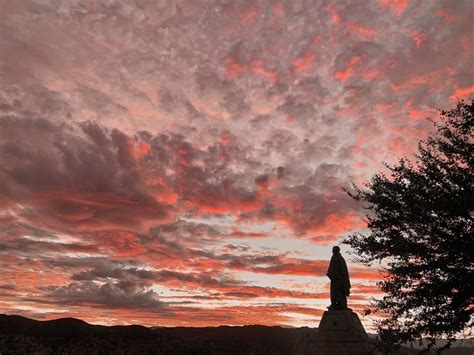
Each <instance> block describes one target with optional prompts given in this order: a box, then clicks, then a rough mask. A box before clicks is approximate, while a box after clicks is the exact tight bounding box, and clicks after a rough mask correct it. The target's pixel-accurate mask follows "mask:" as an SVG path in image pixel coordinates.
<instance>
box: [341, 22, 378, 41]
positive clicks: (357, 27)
mask: <svg viewBox="0 0 474 355" xmlns="http://www.w3.org/2000/svg"><path fill="white" fill-rule="evenodd" d="M347 28H348V29H349V31H350V32H351V33H354V34H358V35H360V36H362V37H365V38H368V39H371V38H373V37H374V36H375V30H374V29H373V28H372V27H369V26H363V25H361V24H358V23H355V22H347Z"/></svg>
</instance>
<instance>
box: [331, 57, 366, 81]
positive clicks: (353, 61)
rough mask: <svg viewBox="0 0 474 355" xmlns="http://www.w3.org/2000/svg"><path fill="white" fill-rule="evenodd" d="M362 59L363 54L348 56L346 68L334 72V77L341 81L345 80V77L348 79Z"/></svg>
mask: <svg viewBox="0 0 474 355" xmlns="http://www.w3.org/2000/svg"><path fill="white" fill-rule="evenodd" d="M363 59H364V56H360V55H356V56H353V57H351V58H349V59H348V60H347V61H346V68H345V69H344V70H342V71H338V72H336V78H338V79H339V80H341V81H346V80H347V79H349V77H350V76H352V75H353V74H354V70H355V67H356V65H358V64H359V63H360V62H361V61H362V60H363Z"/></svg>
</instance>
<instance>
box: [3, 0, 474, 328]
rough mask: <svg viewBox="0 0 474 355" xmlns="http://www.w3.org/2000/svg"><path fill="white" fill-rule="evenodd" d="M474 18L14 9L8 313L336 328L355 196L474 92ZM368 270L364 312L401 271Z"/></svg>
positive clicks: (316, 9)
mask: <svg viewBox="0 0 474 355" xmlns="http://www.w3.org/2000/svg"><path fill="white" fill-rule="evenodd" d="M471 15H472V5H471V3H470V2H469V1H456V2H452V1H441V2H440V1H424V2H416V1H410V0H397V1H395V0H380V1H337V2H336V1H303V0H292V1H279V0H262V1H217V0H206V1H204V0H203V1H196V0H180V1H172V0H160V1H152V2H150V1H127V2H123V1H114V0H103V1H94V2H90V1H81V0H72V1H66V2H64V1H63V2H57V1H54V0H45V1H35V0H30V1H22V2H4V3H2V14H1V15H0V29H1V31H0V33H1V34H0V79H1V80H0V265H1V267H2V270H5V271H4V272H5V275H6V276H5V277H4V278H3V281H2V283H1V284H0V311H1V312H7V313H22V314H25V315H30V316H36V317H39V318H48V317H54V316H57V315H58V314H61V315H65V314H67V315H71V316H77V317H81V318H83V319H86V320H90V321H95V322H102V323H104V322H105V323H113V322H118V323H127V322H135V321H136V322H141V323H144V324H154V325H177V324H183V325H217V324H251V323H256V322H259V323H262V322H263V323H265V324H289V325H302V324H310V325H314V324H315V322H316V321H317V319H318V317H320V315H321V311H322V309H323V308H324V306H326V305H327V303H328V299H327V298H328V285H327V280H326V278H325V271H326V268H327V260H328V259H329V257H330V246H331V245H332V244H334V243H338V241H339V240H340V237H341V236H343V235H345V234H347V233H350V232H351V231H356V230H362V229H363V228H364V222H363V221H362V220H361V218H360V216H361V212H362V211H361V206H359V205H357V204H355V203H354V201H352V200H351V199H350V198H349V197H348V196H347V194H346V193H345V192H344V191H343V188H344V187H347V186H349V184H350V182H356V183H360V182H362V181H363V180H364V179H366V178H368V177H370V175H371V174H373V173H374V172H375V171H377V170H378V169H381V168H382V164H381V162H382V161H388V162H390V161H394V160H395V159H397V158H398V157H401V156H403V155H408V156H410V155H411V154H412V153H413V152H414V151H415V149H416V143H417V140H418V139H420V138H423V137H425V136H426V135H427V134H428V132H429V131H430V129H431V126H430V123H429V122H427V121H426V120H425V118H426V117H428V116H432V117H436V108H448V107H450V106H451V105H452V103H453V102H454V101H455V100H456V99H457V98H469V97H472V94H473V93H474V85H473V72H472V40H473V38H472V25H471V21H470V19H471V17H472V16H471ZM350 269H351V275H352V277H353V279H354V282H353V283H354V285H355V286H354V292H353V297H352V302H353V304H354V307H353V308H355V309H361V308H363V306H364V305H365V304H367V302H368V299H369V298H370V297H371V296H372V295H377V292H378V291H377V289H376V288H375V287H374V280H377V279H378V278H380V274H379V273H378V271H377V270H371V269H366V268H364V267H362V266H360V265H357V264H352V265H351V267H350ZM101 309H104V310H105V311H104V312H106V313H103V312H101V311H100V310H101ZM262 314H265V317H266V318H265V319H263V318H262V317H261V315H262Z"/></svg>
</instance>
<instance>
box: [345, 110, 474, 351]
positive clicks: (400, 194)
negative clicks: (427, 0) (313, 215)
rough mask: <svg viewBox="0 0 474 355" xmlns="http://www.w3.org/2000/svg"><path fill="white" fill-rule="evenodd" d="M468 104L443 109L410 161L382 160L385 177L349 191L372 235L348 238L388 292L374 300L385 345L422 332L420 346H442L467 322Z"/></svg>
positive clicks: (472, 201)
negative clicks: (376, 267) (377, 267)
mask: <svg viewBox="0 0 474 355" xmlns="http://www.w3.org/2000/svg"><path fill="white" fill-rule="evenodd" d="M473 105H474V101H471V104H467V103H465V102H464V101H460V102H458V103H457V105H456V107H455V108H453V109H452V110H449V111H441V114H440V121H439V122H437V123H435V122H433V124H434V125H435V128H436V130H435V132H434V133H433V134H431V135H430V136H429V137H428V138H427V139H426V140H424V141H420V142H419V145H418V154H417V155H416V159H415V160H414V161H409V160H408V159H406V158H403V159H400V160H399V162H398V163H397V164H395V165H386V167H387V169H388V172H387V173H386V174H384V173H377V174H376V175H374V176H373V177H372V179H371V180H370V181H369V182H367V183H366V184H365V185H364V187H363V188H359V187H357V186H355V185H354V189H355V191H352V192H348V193H349V195H351V196H352V197H353V198H354V199H355V200H358V201H362V202H363V203H364V208H365V209H366V219H367V222H368V230H369V232H368V233H367V235H364V234H353V235H351V236H349V237H348V238H346V240H345V243H346V244H348V245H350V246H351V247H352V248H354V249H355V251H356V252H357V254H358V255H359V259H360V260H361V261H362V262H364V263H366V264H368V265H371V264H373V263H374V262H380V263H381V265H382V267H383V269H384V271H385V273H386V274H385V275H386V276H385V277H384V278H383V280H382V281H381V282H379V283H378V285H379V287H380V288H381V290H382V291H384V292H385V293H386V295H385V296H384V297H383V298H382V299H380V300H374V301H373V304H372V306H373V307H372V312H373V311H374V310H375V311H379V312H382V313H384V314H385V315H386V318H384V319H383V320H381V321H380V322H377V328H378V331H379V336H380V338H381V339H382V342H383V343H384V344H385V345H388V348H393V347H396V346H397V345H398V344H400V343H403V342H412V341H417V340H420V339H421V338H422V337H423V338H425V339H426V340H428V345H427V346H426V349H425V350H429V349H430V348H432V347H433V345H434V344H435V342H436V340H437V339H440V338H446V339H448V343H447V344H446V346H445V347H444V348H447V347H449V346H450V344H451V343H452V341H454V339H455V337H456V334H457V333H459V332H461V331H463V330H465V329H468V328H469V327H472V324H473V317H472V315H473V310H474V307H473V299H474V296H473V294H474V263H473V258H474V257H473V255H474V238H473V224H474V223H473V215H474V188H473V186H474V147H473V146H474V144H473V142H474V132H473V125H474V120H473V113H474V107H473ZM370 312H371V311H370V310H368V313H370ZM438 352H441V350H438Z"/></svg>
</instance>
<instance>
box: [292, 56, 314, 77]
mask: <svg viewBox="0 0 474 355" xmlns="http://www.w3.org/2000/svg"><path fill="white" fill-rule="evenodd" d="M314 58H315V55H314V53H313V52H311V51H308V52H306V53H305V54H304V55H303V56H301V57H298V58H296V59H294V60H293V69H294V71H295V72H296V74H301V73H304V72H306V71H308V70H309V69H310V68H311V65H312V64H313V61H314Z"/></svg>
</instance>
